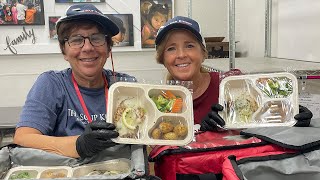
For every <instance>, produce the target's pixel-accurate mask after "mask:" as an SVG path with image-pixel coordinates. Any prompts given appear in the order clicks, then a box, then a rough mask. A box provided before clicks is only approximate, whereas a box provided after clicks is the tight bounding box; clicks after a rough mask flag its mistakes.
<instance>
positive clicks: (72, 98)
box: [17, 68, 136, 136]
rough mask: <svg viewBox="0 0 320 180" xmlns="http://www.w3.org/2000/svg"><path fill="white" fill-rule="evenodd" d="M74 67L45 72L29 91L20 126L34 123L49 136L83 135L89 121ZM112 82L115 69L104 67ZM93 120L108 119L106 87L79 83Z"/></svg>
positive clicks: (128, 78)
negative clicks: (93, 86) (74, 82)
mask: <svg viewBox="0 0 320 180" xmlns="http://www.w3.org/2000/svg"><path fill="white" fill-rule="evenodd" d="M71 72H72V70H71V69H70V68H68V69H65V70H62V71H47V72H44V73H42V74H41V75H40V76H39V77H38V78H37V80H36V82H35V83H34V85H33V86H32V88H31V90H30V92H29V93H28V96H27V99H26V102H25V105H24V106H23V109H22V113H21V115H20V122H19V123H18V124H17V127H31V128H35V129H37V130H39V131H40V132H42V133H43V134H44V135H49V136H73V135H80V134H81V133H82V132H83V131H84V127H85V125H86V124H88V118H87V117H86V115H85V113H84V111H83V109H82V107H81V104H80V101H79V98H78V96H77V94H76V91H75V88H74V86H73V83H72V76H71ZM104 73H105V75H106V78H107V81H108V85H109V87H110V85H112V84H113V82H114V80H113V79H114V78H113V73H112V71H110V70H104ZM116 79H118V80H120V81H123V80H126V81H136V79H135V78H134V77H132V76H129V75H127V74H123V73H116ZM79 89H80V92H81V95H82V97H83V99H84V102H85V104H86V106H87V108H88V111H89V114H90V115H91V119H92V121H96V120H103V121H105V120H106V102H105V91H104V88H96V89H92V88H85V87H81V86H79Z"/></svg>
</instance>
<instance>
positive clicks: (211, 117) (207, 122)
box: [200, 104, 226, 131]
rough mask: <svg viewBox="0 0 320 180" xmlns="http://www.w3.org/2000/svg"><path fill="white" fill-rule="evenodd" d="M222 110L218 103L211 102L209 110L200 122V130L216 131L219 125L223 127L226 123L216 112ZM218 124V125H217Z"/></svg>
mask: <svg viewBox="0 0 320 180" xmlns="http://www.w3.org/2000/svg"><path fill="white" fill-rule="evenodd" d="M222 110H223V106H221V105H220V104H213V105H212V106H211V111H210V112H209V113H208V114H207V116H206V117H204V118H203V119H202V121H201V123H200V130H201V131H216V130H218V129H219V128H220V127H223V126H224V125H225V124H226V123H225V122H224V120H223V119H222V117H221V116H220V115H219V114H218V112H219V111H222ZM219 126H220V127H219Z"/></svg>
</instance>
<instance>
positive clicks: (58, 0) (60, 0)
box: [56, 0, 106, 3]
mask: <svg viewBox="0 0 320 180" xmlns="http://www.w3.org/2000/svg"><path fill="white" fill-rule="evenodd" d="M100 2H106V1H105V0H56V3H100Z"/></svg>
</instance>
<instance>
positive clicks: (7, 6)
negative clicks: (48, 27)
mask: <svg viewBox="0 0 320 180" xmlns="http://www.w3.org/2000/svg"><path fill="white" fill-rule="evenodd" d="M44 24H45V23H44V8H43V0H7V1H0V25H20V26H21V25H23V26H25V25H44Z"/></svg>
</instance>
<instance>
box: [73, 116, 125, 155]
mask: <svg viewBox="0 0 320 180" xmlns="http://www.w3.org/2000/svg"><path fill="white" fill-rule="evenodd" d="M115 128H116V127H115V125H114V124H111V123H107V122H105V121H93V122H92V123H90V124H87V126H86V127H85V130H84V132H83V133H82V134H81V135H80V136H79V137H78V139H77V141H76V149H77V152H78V154H79V155H80V157H82V158H85V157H90V156H93V155H95V154H96V153H98V152H100V151H102V150H104V149H106V148H108V147H112V146H114V145H116V143H114V142H113V141H112V140H111V138H116V137H118V136H119V133H118V132H116V131H114V129H115Z"/></svg>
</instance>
